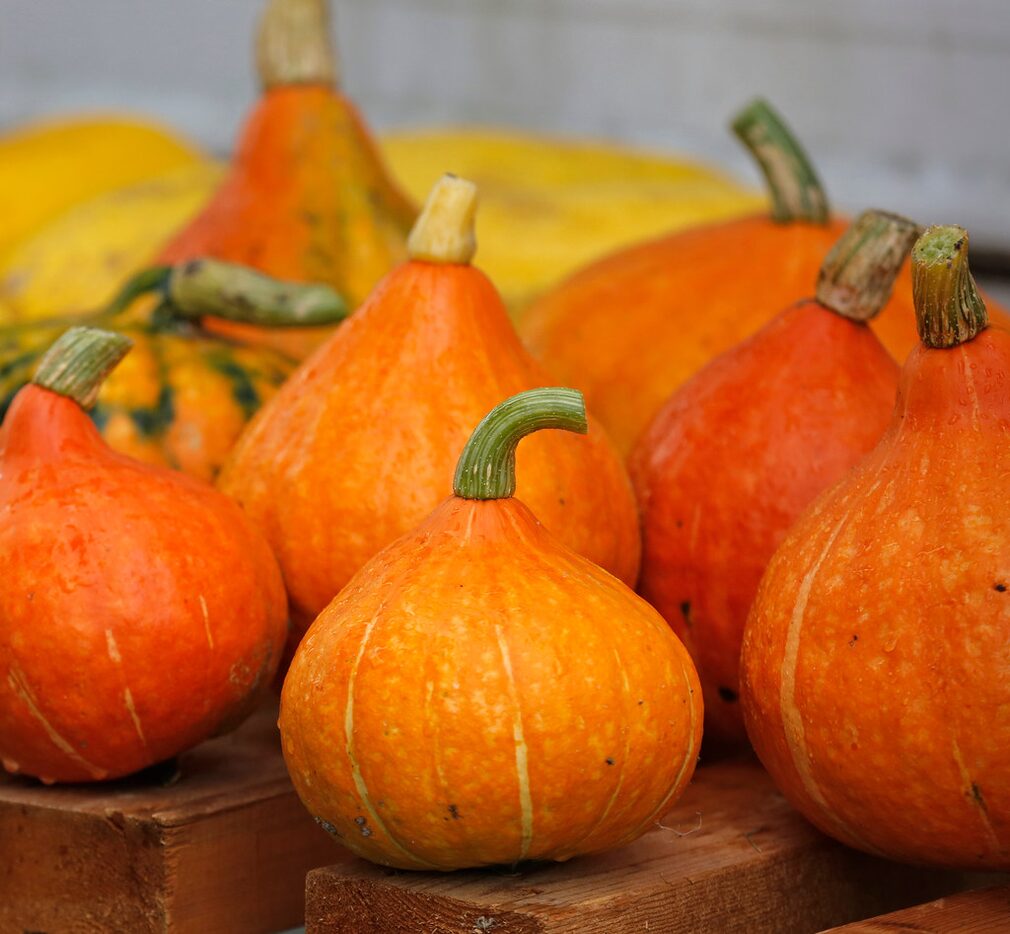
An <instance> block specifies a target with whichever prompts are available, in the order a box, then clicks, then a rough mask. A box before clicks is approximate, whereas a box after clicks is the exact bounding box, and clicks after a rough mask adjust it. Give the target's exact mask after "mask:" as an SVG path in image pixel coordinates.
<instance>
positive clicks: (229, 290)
mask: <svg viewBox="0 0 1010 934" xmlns="http://www.w3.org/2000/svg"><path fill="white" fill-rule="evenodd" d="M167 293H168V298H169V300H170V301H171V303H172V306H173V307H174V308H175V309H176V310H177V311H178V313H179V316H180V317H183V318H202V317H204V316H208V315H210V316H213V317H215V318H226V319H227V320H229V321H240V322H242V323H244V324H258V325H262V326H264V327H271V328H285V327H307V326H311V325H321V324H334V323H335V322H337V321H341V320H343V319H344V318H346V317H347V315H348V314H349V313H350V309H349V308H348V307H347V302H346V301H344V299H343V297H342V296H340V295H339V294H338V293H337V292H335V291H334V290H333V289H332V288H330V287H329V286H328V285H322V284H317V283H302V282H285V281H282V280H280V279H274V278H272V277H271V276H266V275H264V274H263V273H261V272H257V271H256V270H254V269H250V268H249V267H248V266H240V265H238V264H236V263H225V262H222V261H221V260H216V259H194V260H190V261H189V262H187V263H180V264H179V265H178V266H175V267H174V268H173V269H172V273H171V275H170V276H169V280H168V288H167Z"/></svg>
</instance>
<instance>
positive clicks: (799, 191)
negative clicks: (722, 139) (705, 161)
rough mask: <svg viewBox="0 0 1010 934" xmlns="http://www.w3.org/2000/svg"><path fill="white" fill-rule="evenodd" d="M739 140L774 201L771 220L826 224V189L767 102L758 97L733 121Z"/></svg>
mask: <svg viewBox="0 0 1010 934" xmlns="http://www.w3.org/2000/svg"><path fill="white" fill-rule="evenodd" d="M731 126H732V128H733V132H734V133H735V134H736V136H737V138H738V139H739V140H740V141H741V142H742V143H743V144H744V145H745V146H746V147H747V148H748V149H749V150H750V152H751V154H752V155H753V156H754V158H755V159H756V160H757V162H758V165H759V166H760V168H761V172H762V173H763V174H764V177H765V181H766V182H767V183H768V191H769V194H770V195H771V199H772V220H774V221H777V222H778V223H780V224H787V223H790V222H792V221H807V222H808V223H811V224H826V223H827V222H828V220H829V215H830V210H829V208H828V198H827V195H826V194H825V193H824V186H823V185H822V184H821V181H820V179H819V178H818V177H817V172H816V171H814V167H813V163H811V161H810V159H809V157H808V156H807V154H806V152H805V151H804V150H803V147H802V146H801V145H800V143H799V140H797V139H796V137H795V136H793V134H792V131H791V130H790V129H789V127H788V126H787V125H786V124H785V122H784V121H783V120H782V118H781V117H780V116H779V115H778V113H776V112H775V110H773V109H772V106H771V105H770V104H769V103H768V102H767V101H765V100H762V99H761V98H758V99H757V100H755V101H753V102H752V103H751V104H748V105H747V106H746V107H745V108H744V109H743V110H741V111H740V112H739V113H738V114H737V115H736V117H734V118H733V122H732V124H731Z"/></svg>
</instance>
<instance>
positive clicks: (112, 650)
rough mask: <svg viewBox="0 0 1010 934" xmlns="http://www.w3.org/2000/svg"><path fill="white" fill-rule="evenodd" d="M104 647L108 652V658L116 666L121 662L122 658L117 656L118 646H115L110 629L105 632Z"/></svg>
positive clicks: (114, 639)
mask: <svg viewBox="0 0 1010 934" xmlns="http://www.w3.org/2000/svg"><path fill="white" fill-rule="evenodd" d="M105 646H106V648H107V649H108V652H109V658H110V659H112V661H114V662H115V663H116V664H117V665H118V664H120V662H122V660H123V657H122V656H121V655H120V654H119V646H118V645H116V638H115V636H113V635H112V630H111V629H106V630H105Z"/></svg>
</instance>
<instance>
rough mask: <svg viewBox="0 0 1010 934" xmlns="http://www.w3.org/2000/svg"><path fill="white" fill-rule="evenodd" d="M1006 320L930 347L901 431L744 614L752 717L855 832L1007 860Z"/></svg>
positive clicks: (809, 808)
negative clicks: (954, 342)
mask: <svg viewBox="0 0 1010 934" xmlns="http://www.w3.org/2000/svg"><path fill="white" fill-rule="evenodd" d="M1008 385H1010V334H1007V333H1006V332H1004V331H1002V330H997V329H995V328H989V329H987V330H986V331H984V332H983V333H982V334H981V335H979V336H978V337H976V338H975V339H974V340H973V341H971V342H970V343H968V344H965V345H963V346H962V347H960V348H955V349H952V350H927V349H925V348H921V347H920V348H919V349H918V350H916V351H915V352H914V353H913V354H912V356H911V357H910V358H909V360H908V362H907V363H906V365H905V368H904V371H903V373H902V377H901V386H900V391H899V397H898V403H897V407H896V409H895V414H894V419H893V421H892V423H891V426H890V427H889V429H888V431H887V434H886V435H885V437H884V438H883V440H882V441H881V442H880V444H879V445H878V446H877V447H876V449H875V450H874V451H873V452H872V453H871V454H870V455H869V456H868V457H867V458H866V459H865V460H863V461H862V462H861V463H860V465H859V466H858V467H857V468H856V469H855V470H854V471H853V472H852V473H851V474H849V476H848V477H847V478H846V479H845V480H843V481H842V482H841V483H839V484H838V485H837V486H836V487H835V488H834V489H832V490H831V491H830V492H828V493H827V494H825V495H824V496H822V497H821V498H820V499H819V500H818V501H817V502H816V504H815V505H814V506H813V507H812V508H811V509H810V510H809V511H808V512H807V513H806V514H805V515H804V516H803V518H801V519H800V520H799V521H798V522H797V524H796V525H795V527H794V528H793V530H792V531H791V532H790V534H789V536H788V537H787V538H786V540H785V541H784V542H783V543H782V546H781V547H780V548H779V550H778V551H777V552H776V554H775V556H774V557H773V558H772V560H771V562H770V564H769V565H768V571H767V573H766V574H765V577H764V579H763V580H762V582H761V587H760V590H759V593H758V596H757V599H756V601H755V603H754V606H753V609H752V610H751V615H750V618H749V620H748V623H747V629H746V634H745V637H744V643H743V657H742V669H741V671H742V687H743V708H744V715H745V718H746V722H747V730H748V733H749V734H750V737H751V740H752V741H753V743H754V748H755V749H756V750H757V752H758V755H759V756H760V757H761V761H762V762H763V763H764V765H765V766H766V767H767V769H768V771H769V772H770V773H771V774H772V777H773V778H774V779H775V781H776V783H777V784H778V786H779V788H780V789H781V790H782V792H783V793H784V794H785V795H786V797H787V798H788V799H789V800H790V801H791V802H792V803H793V804H794V805H795V806H796V807H797V808H798V809H799V810H800V811H802V812H803V814H804V815H806V816H807V817H808V818H809V819H810V820H811V821H813V823H815V824H816V825H817V826H818V827H820V828H821V829H822V830H823V831H825V832H826V833H829V834H831V835H832V836H834V837H836V838H838V839H839V840H842V841H843V842H845V843H847V844H849V845H850V846H855V847H858V848H860V849H863V850H867V851H869V852H874V853H882V854H884V855H887V856H889V857H892V858H895V859H900V860H907V861H910V862H917V863H933V864H938V865H947V866H961V867H965V868H970V869H980V868H990V869H999V870H1006V869H1010V714H1008V712H1010V678H1008V677H1007V672H1008V671H1010V512H1008V510H1007V508H1006V505H1007V496H1006V482H1007V479H1006V478H1007V477H1008V476H1010V393H1008V391H1007V388H1008Z"/></svg>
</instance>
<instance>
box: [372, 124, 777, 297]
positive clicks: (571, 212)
mask: <svg viewBox="0 0 1010 934" xmlns="http://www.w3.org/2000/svg"><path fill="white" fill-rule="evenodd" d="M379 144H380V147H381V149H382V152H383V154H384V155H385V156H386V158H387V160H388V162H389V167H390V168H391V169H392V171H393V175H394V176H395V177H396V178H397V179H399V180H400V181H401V182H402V183H403V187H404V188H405V189H406V191H407V194H408V195H410V196H411V197H413V198H415V199H417V200H418V201H423V200H424V198H425V196H426V195H427V193H428V191H430V189H431V186H432V183H433V182H434V181H435V180H436V179H438V177H439V176H440V175H442V173H443V172H445V171H446V170H447V169H448V170H449V171H451V172H453V173H454V174H456V175H461V176H463V177H464V178H469V179H471V180H472V181H473V182H474V183H475V184H476V185H477V187H478V188H479V189H480V197H481V210H480V217H478V218H477V240H478V241H479V242H480V256H481V267H482V268H483V269H484V271H485V272H486V273H487V274H488V276H489V277H490V278H491V281H492V282H494V284H495V286H496V287H497V289H498V291H499V292H501V295H502V298H503V299H504V301H505V305H506V307H507V308H508V309H509V312H510V313H511V314H512V315H513V316H516V317H518V316H521V315H522V310H523V309H524V308H525V307H526V306H527V305H529V304H530V302H531V301H533V299H535V298H536V297H538V296H539V295H541V294H543V293H544V292H545V291H546V290H547V289H548V288H552V287H553V286H555V285H556V284H557V283H558V282H560V281H561V280H562V279H563V278H564V277H566V276H569V275H571V274H572V273H574V272H576V271H577V270H578V269H579V268H580V267H582V266H584V265H585V264H586V263H588V262H590V261H592V260H595V259H597V258H598V257H600V256H603V255H604V254H606V253H609V252H611V251H612V250H616V249H619V248H622V247H625V246H627V245H628V244H629V243H636V242H638V241H639V240H644V239H645V238H647V237H658V236H659V235H661V234H664V233H669V232H670V231H671V230H674V229H680V228H685V227H693V226H697V225H698V224H701V223H711V222H713V221H717V220H724V219H726V218H729V217H736V216H738V215H741V214H745V213H751V212H753V211H756V210H759V209H760V208H761V206H762V205H763V203H764V199H763V198H762V197H761V196H760V195H758V194H756V193H755V192H753V191H750V190H749V189H746V188H744V187H742V186H741V185H739V184H738V183H736V182H735V181H733V180H732V179H729V178H727V177H726V176H724V175H723V174H722V173H720V172H718V171H716V170H715V169H713V168H711V167H710V166H707V165H702V164H700V163H697V162H694V161H691V160H688V159H685V158H683V157H679V156H669V155H665V154H664V155H661V154H659V153H653V152H648V151H642V150H638V149H632V148H629V147H627V146H619V145H615V144H612V143H602V142H590V141H585V140H576V139H566V138H563V137H559V136H546V135H535V134H531V133H519V132H516V131H514V130H507V129H503V128H500V127H465V128H457V127H439V128H430V129H420V130H396V131H393V132H390V133H384V134H383V135H382V136H381V138H380V140H379ZM517 230H522V231H523V236H521V237H517V236H516V231H517Z"/></svg>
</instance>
